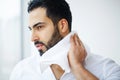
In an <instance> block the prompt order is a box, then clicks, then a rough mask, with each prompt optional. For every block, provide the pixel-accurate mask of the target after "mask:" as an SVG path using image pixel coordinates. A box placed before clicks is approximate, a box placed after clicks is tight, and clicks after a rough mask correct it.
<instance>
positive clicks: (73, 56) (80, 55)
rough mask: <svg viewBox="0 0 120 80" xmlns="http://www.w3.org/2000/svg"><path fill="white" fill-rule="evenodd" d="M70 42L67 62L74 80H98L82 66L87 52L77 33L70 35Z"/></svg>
mask: <svg viewBox="0 0 120 80" xmlns="http://www.w3.org/2000/svg"><path fill="white" fill-rule="evenodd" d="M70 43H71V46H70V50H69V52H68V62H69V65H70V68H71V71H72V73H73V74H74V76H75V78H76V80H98V79H97V78H96V77H95V76H94V75H93V74H92V73H90V72H89V71H88V70H86V69H85V68H84V65H83V63H84V60H85V58H86V55H87V52H86V50H85V48H84V46H83V44H82V42H81V41H80V39H79V37H78V35H77V34H74V35H72V36H71V38H70Z"/></svg>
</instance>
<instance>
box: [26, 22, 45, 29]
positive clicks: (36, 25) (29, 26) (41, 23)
mask: <svg viewBox="0 0 120 80" xmlns="http://www.w3.org/2000/svg"><path fill="white" fill-rule="evenodd" d="M39 24H45V22H38V23H36V24H34V25H33V26H32V28H35V27H36V26H37V25H39ZM28 28H29V29H30V30H31V27H30V26H28Z"/></svg>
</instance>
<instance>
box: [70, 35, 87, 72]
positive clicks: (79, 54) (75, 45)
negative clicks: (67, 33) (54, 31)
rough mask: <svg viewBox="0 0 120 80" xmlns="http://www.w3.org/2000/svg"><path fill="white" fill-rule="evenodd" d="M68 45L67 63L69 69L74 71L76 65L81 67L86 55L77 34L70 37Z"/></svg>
mask: <svg viewBox="0 0 120 80" xmlns="http://www.w3.org/2000/svg"><path fill="white" fill-rule="evenodd" d="M70 43H71V46H70V50H69V52H68V61H69V64H70V67H71V69H73V70H74V69H76V66H77V65H83V63H84V60H85V57H86V55H87V53H86V50H85V48H84V46H83V44H82V42H81V41H80V39H79V37H78V35H77V34H74V35H72V36H71V37H70Z"/></svg>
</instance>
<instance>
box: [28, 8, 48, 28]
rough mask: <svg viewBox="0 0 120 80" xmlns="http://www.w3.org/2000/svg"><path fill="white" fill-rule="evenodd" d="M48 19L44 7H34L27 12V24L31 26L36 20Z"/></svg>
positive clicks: (43, 20)
mask: <svg viewBox="0 0 120 80" xmlns="http://www.w3.org/2000/svg"><path fill="white" fill-rule="evenodd" d="M47 20H48V17H47V16H46V9H45V8H41V7H39V8H36V9H34V10H32V11H31V12H30V13H29V26H33V25H34V24H36V23H38V22H45V21H47Z"/></svg>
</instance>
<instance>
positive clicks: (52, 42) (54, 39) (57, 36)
mask: <svg viewBox="0 0 120 80" xmlns="http://www.w3.org/2000/svg"><path fill="white" fill-rule="evenodd" d="M62 39H63V37H62V36H61V35H60V33H59V30H58V26H55V28H54V32H53V34H52V36H51V39H50V40H49V41H48V43H47V45H45V44H44V43H42V42H40V43H42V44H43V45H44V46H45V47H46V50H45V51H43V50H39V53H40V56H42V55H43V54H44V53H45V52H46V51H47V50H49V49H50V48H51V47H53V46H54V45H56V44H57V43H58V42H59V41H60V40H62ZM37 42H39V41H37Z"/></svg>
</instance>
